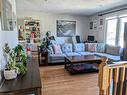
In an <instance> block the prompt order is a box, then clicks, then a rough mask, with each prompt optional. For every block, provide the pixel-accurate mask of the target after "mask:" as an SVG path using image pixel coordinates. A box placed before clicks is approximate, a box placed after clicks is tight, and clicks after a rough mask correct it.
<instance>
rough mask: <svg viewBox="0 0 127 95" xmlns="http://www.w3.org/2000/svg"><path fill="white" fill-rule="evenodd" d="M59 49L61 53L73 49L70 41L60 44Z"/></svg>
mask: <svg viewBox="0 0 127 95" xmlns="http://www.w3.org/2000/svg"><path fill="white" fill-rule="evenodd" d="M61 49H62V52H63V53H69V52H72V51H73V48H72V44H71V43H65V44H63V45H61Z"/></svg>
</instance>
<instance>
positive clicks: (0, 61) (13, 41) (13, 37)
mask: <svg viewBox="0 0 127 95" xmlns="http://www.w3.org/2000/svg"><path fill="white" fill-rule="evenodd" d="M5 43H8V44H9V46H10V47H11V48H14V47H15V46H16V45H17V44H18V32H17V31H0V70H1V69H3V68H4V66H5V64H6V63H5V60H4V57H3V52H2V48H3V46H4V44H5Z"/></svg>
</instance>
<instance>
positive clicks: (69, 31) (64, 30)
mask: <svg viewBox="0 0 127 95" xmlns="http://www.w3.org/2000/svg"><path fill="white" fill-rule="evenodd" d="M56 23H57V37H73V36H75V35H76V21H68V20H57V21H56Z"/></svg>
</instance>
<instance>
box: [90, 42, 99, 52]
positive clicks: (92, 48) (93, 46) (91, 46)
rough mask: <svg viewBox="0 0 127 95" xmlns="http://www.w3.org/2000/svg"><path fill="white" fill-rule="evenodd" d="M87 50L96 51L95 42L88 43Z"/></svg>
mask: <svg viewBox="0 0 127 95" xmlns="http://www.w3.org/2000/svg"><path fill="white" fill-rule="evenodd" d="M88 51H91V52H96V51H97V43H88Z"/></svg>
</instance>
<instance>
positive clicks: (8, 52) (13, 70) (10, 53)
mask: <svg viewBox="0 0 127 95" xmlns="http://www.w3.org/2000/svg"><path fill="white" fill-rule="evenodd" d="M16 48H17V46H16ZM15 50H16V49H15V48H14V49H10V47H9V46H8V44H5V46H4V47H3V53H4V56H5V58H6V61H7V65H6V69H5V70H4V77H5V79H7V80H9V79H14V78H16V77H17V74H20V75H24V74H25V73H26V72H27V67H26V60H27V57H26V56H25V54H24V53H21V54H20V57H21V62H17V61H16V56H17V54H18V53H17V52H15ZM18 50H19V51H21V50H23V49H21V47H20V49H18V48H17V50H16V51H18Z"/></svg>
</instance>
